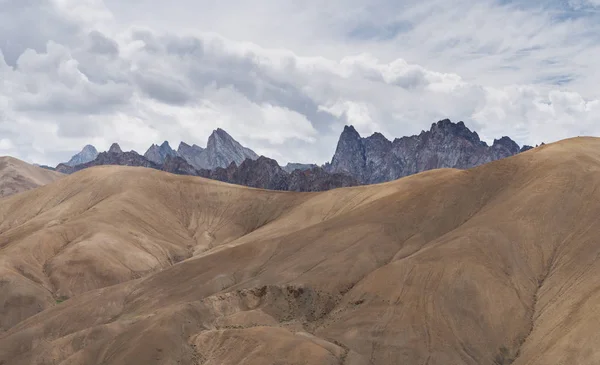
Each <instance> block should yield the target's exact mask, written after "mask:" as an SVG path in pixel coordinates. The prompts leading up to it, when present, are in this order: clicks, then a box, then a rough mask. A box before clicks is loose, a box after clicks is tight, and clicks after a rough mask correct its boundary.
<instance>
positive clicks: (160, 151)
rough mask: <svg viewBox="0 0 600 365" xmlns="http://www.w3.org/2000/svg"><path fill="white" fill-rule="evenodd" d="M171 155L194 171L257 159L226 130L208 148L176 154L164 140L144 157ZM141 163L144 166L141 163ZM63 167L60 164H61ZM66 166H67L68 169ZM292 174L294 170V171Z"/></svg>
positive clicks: (79, 161)
mask: <svg viewBox="0 0 600 365" xmlns="http://www.w3.org/2000/svg"><path fill="white" fill-rule="evenodd" d="M108 152H110V153H116V154H120V153H123V151H122V150H121V147H120V146H119V145H118V144H117V143H114V144H113V145H112V146H111V147H110V149H109V150H108ZM98 155H99V154H98V151H96V148H95V147H94V146H91V145H88V146H86V147H84V149H83V150H82V151H81V152H79V153H78V154H76V155H75V156H73V157H72V158H71V160H70V161H69V162H66V163H63V164H61V165H62V166H61V169H63V170H67V169H68V168H67V167H75V166H78V165H83V164H86V163H88V162H91V161H93V160H95V159H96V158H97V157H98ZM168 156H171V157H181V158H183V159H184V160H185V161H186V162H187V163H188V164H190V165H191V166H193V168H195V169H198V170H199V169H208V170H211V169H215V168H217V167H223V168H226V167H227V166H229V164H231V163H232V162H235V164H236V165H237V166H239V165H240V164H241V163H242V162H244V160H246V159H251V160H256V159H258V155H257V154H256V153H254V151H252V150H251V149H249V148H247V147H244V146H242V145H241V144H240V143H239V142H237V141H236V140H235V139H233V137H231V136H230V135H229V134H228V133H227V132H225V131H224V130H223V129H220V128H218V129H216V130H214V131H213V132H212V134H211V135H210V137H209V138H208V143H207V147H206V148H202V147H200V146H198V145H195V144H194V145H191V146H190V145H189V144H187V143H185V142H181V143H180V145H179V147H178V149H177V151H175V150H173V149H172V148H171V146H170V145H169V142H167V141H165V142H163V143H162V144H161V145H156V144H153V145H152V146H150V148H148V150H147V151H146V153H144V156H143V157H145V159H146V160H148V161H150V162H153V163H155V164H157V165H162V164H163V163H164V162H165V161H166V159H167V157H168ZM138 162H140V163H141V160H139V161H138ZM59 166H60V165H59ZM65 166H66V167H65ZM305 166H309V165H302V166H300V165H298V168H304V167H305ZM291 171H293V170H291ZM291 171H290V172H291Z"/></svg>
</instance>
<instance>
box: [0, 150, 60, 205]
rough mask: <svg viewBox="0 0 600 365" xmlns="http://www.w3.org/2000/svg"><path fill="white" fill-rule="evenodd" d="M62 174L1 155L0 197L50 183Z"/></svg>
mask: <svg viewBox="0 0 600 365" xmlns="http://www.w3.org/2000/svg"><path fill="white" fill-rule="evenodd" d="M62 176H63V175H62V174H61V173H58V172H55V171H50V170H47V169H43V168H41V167H37V166H33V165H30V164H28V163H26V162H23V161H21V160H17V159H16V158H13V157H8V156H0V198H2V197H5V196H9V195H13V194H16V193H20V192H22V191H26V190H30V189H34V188H37V187H38V186H42V185H46V184H49V183H51V182H53V181H56V180H58V179H60V178H61V177H62Z"/></svg>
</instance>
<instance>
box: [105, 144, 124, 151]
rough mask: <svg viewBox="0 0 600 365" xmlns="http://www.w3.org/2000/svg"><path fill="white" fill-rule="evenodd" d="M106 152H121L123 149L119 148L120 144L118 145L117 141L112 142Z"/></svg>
mask: <svg viewBox="0 0 600 365" xmlns="http://www.w3.org/2000/svg"><path fill="white" fill-rule="evenodd" d="M108 153H116V154H119V153H123V150H122V149H121V146H119V144H118V143H113V144H111V145H110V148H109V149H108Z"/></svg>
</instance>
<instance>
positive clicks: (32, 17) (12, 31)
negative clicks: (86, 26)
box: [0, 0, 80, 66]
mask: <svg viewBox="0 0 600 365" xmlns="http://www.w3.org/2000/svg"><path fill="white" fill-rule="evenodd" d="M0 9H2V10H1V11H0V49H2V53H3V54H4V59H5V60H6V63H7V64H8V65H10V66H15V65H16V63H17V60H18V58H19V56H20V55H21V54H22V53H23V52H24V51H25V50H26V49H28V48H31V49H33V50H35V51H38V52H42V51H44V50H45V48H46V43H47V42H48V41H54V42H58V43H63V44H72V43H74V42H77V40H78V38H77V37H78V35H79V32H80V28H79V26H78V25H76V24H75V23H73V22H72V21H70V20H68V19H67V18H65V17H64V16H63V15H62V14H61V13H60V12H59V11H58V9H57V8H56V7H55V6H54V5H53V4H52V3H51V2H49V1H47V0H0Z"/></svg>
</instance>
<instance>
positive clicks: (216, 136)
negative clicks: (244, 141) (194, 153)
mask: <svg viewBox="0 0 600 365" xmlns="http://www.w3.org/2000/svg"><path fill="white" fill-rule="evenodd" d="M199 157H200V158H199V161H198V162H197V163H198V167H199V168H204V169H214V168H216V167H227V166H229V164H230V163H231V162H235V163H236V164H237V165H240V164H241V163H242V162H243V161H244V160H245V159H251V160H256V159H258V155H257V154H256V153H254V151H252V150H251V149H249V148H246V147H244V146H242V145H241V144H240V143H239V142H238V141H236V140H235V139H233V137H231V136H230V135H229V133H227V132H225V131H224V130H223V129H221V128H217V129H216V130H214V131H213V132H212V134H211V135H210V136H209V137H208V143H207V144H206V149H205V150H204V151H203V152H202V154H201V155H200V156H199Z"/></svg>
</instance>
